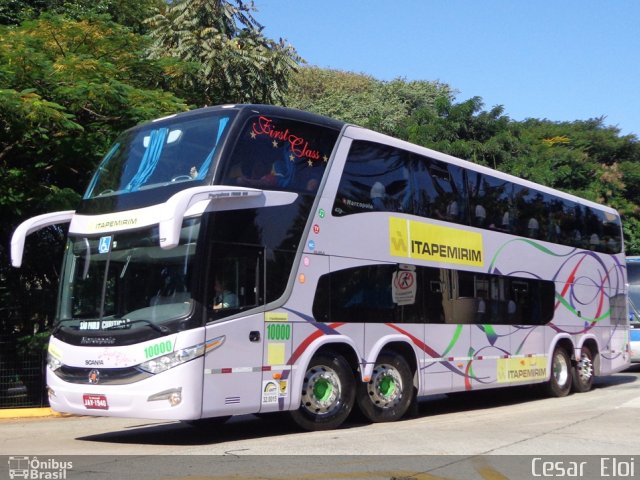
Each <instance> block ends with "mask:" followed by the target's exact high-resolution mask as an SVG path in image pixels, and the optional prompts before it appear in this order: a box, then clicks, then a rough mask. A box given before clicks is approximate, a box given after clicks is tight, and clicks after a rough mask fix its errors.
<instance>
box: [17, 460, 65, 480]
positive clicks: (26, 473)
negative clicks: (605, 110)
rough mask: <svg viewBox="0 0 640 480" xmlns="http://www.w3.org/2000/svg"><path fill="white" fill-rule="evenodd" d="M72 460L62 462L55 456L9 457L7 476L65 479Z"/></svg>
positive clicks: (47, 479)
mask: <svg viewBox="0 0 640 480" xmlns="http://www.w3.org/2000/svg"><path fill="white" fill-rule="evenodd" d="M72 468H73V462H62V461H60V460H56V459H55V458H47V459H44V460H39V459H38V457H33V458H31V457H22V456H11V457H9V478H10V479H14V478H28V479H38V480H65V479H66V478H67V471H68V470H71V469H72Z"/></svg>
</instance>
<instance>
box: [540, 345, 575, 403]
mask: <svg viewBox="0 0 640 480" xmlns="http://www.w3.org/2000/svg"><path fill="white" fill-rule="evenodd" d="M572 370H573V369H572V367H571V357H569V354H568V353H567V351H566V350H565V349H564V348H562V347H556V348H555V350H554V351H553V356H552V357H551V379H550V380H549V381H548V382H547V384H546V391H547V393H548V394H549V395H551V396H552V397H566V396H567V395H568V394H569V392H570V391H571V383H572V382H571V380H572V379H573V375H572Z"/></svg>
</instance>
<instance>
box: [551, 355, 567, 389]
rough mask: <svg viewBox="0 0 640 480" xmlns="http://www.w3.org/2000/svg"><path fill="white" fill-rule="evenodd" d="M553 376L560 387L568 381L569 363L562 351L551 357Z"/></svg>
mask: <svg viewBox="0 0 640 480" xmlns="http://www.w3.org/2000/svg"><path fill="white" fill-rule="evenodd" d="M553 378H555V380H556V382H557V383H558V385H560V386H561V387H562V386H564V385H566V384H567V382H568V381H569V365H568V363H567V358H566V357H565V356H564V355H563V354H562V352H556V354H555V355H554V357H553Z"/></svg>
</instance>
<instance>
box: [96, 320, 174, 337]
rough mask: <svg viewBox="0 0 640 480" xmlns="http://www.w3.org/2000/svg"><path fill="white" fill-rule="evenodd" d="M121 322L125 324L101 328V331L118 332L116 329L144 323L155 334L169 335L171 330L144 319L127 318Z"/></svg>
mask: <svg viewBox="0 0 640 480" xmlns="http://www.w3.org/2000/svg"><path fill="white" fill-rule="evenodd" d="M122 320H125V322H126V323H121V324H119V325H111V326H110V327H107V328H103V329H102V330H118V329H122V328H123V327H126V326H127V325H133V324H134V323H145V324H147V325H149V326H150V327H151V328H153V329H154V330H155V331H156V332H160V333H171V329H170V328H169V327H165V326H164V325H157V324H155V323H153V322H152V321H151V320H145V319H140V320H129V319H127V318H123V319H122Z"/></svg>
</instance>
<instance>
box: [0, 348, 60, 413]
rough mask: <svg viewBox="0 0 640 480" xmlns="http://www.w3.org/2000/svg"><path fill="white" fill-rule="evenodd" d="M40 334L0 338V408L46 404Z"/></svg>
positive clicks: (43, 351) (44, 355)
mask: <svg viewBox="0 0 640 480" xmlns="http://www.w3.org/2000/svg"><path fill="white" fill-rule="evenodd" d="M43 339H44V337H42V338H38V337H37V336H31V337H13V338H11V336H7V335H5V336H3V337H2V338H0V408H16V407H46V406H48V405H49V401H48V397H47V393H46V386H45V384H46V382H45V374H44V372H45V362H46V351H45V350H44V348H43V347H42V341H43Z"/></svg>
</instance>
